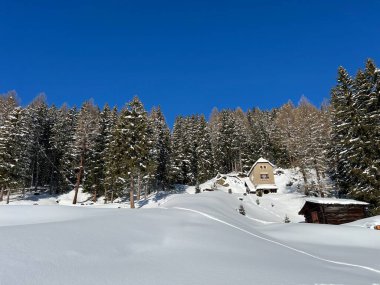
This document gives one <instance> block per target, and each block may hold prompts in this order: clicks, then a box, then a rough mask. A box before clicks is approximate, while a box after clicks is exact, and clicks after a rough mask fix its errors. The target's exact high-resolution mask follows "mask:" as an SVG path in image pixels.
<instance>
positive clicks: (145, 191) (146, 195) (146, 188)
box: [144, 183, 148, 200]
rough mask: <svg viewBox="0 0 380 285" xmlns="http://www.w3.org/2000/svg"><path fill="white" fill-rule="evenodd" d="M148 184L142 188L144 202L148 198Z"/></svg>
mask: <svg viewBox="0 0 380 285" xmlns="http://www.w3.org/2000/svg"><path fill="white" fill-rule="evenodd" d="M147 192H148V183H147V184H145V186H144V200H146V199H147V198H148V193H147Z"/></svg>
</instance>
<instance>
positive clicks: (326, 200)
mask: <svg viewBox="0 0 380 285" xmlns="http://www.w3.org/2000/svg"><path fill="white" fill-rule="evenodd" d="M308 203H313V204H319V205H362V206H367V205H369V204H368V203H366V202H362V201H357V200H353V199H337V198H320V197H315V198H306V199H305V203H304V204H303V206H302V208H301V210H300V211H299V213H298V214H299V215H303V214H304V211H305V206H306V205H307V204H308Z"/></svg>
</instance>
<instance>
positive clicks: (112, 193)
mask: <svg viewBox="0 0 380 285" xmlns="http://www.w3.org/2000/svg"><path fill="white" fill-rule="evenodd" d="M111 204H113V190H112V191H111Z"/></svg>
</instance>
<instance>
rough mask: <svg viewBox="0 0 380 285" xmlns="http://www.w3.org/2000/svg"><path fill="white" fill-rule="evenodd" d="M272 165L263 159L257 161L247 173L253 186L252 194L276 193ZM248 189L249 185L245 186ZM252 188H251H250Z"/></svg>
mask: <svg viewBox="0 0 380 285" xmlns="http://www.w3.org/2000/svg"><path fill="white" fill-rule="evenodd" d="M273 170H274V165H273V164H272V163H270V162H269V161H268V160H266V159H264V158H260V159H258V160H257V161H256V162H255V164H254V165H253V166H252V167H251V169H250V170H249V172H248V178H249V181H250V182H251V183H252V185H253V186H254V189H253V191H252V190H251V191H250V192H254V193H260V194H261V193H264V194H268V193H277V186H276V184H275V181H274V174H273ZM247 184H248V183H246V187H248V186H249V185H247ZM250 188H252V187H250Z"/></svg>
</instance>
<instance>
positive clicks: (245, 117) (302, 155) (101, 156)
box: [0, 60, 380, 213]
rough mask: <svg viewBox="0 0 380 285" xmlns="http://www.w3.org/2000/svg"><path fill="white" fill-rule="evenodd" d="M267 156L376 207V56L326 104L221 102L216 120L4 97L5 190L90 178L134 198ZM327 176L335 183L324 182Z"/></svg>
mask: <svg viewBox="0 0 380 285" xmlns="http://www.w3.org/2000/svg"><path fill="white" fill-rule="evenodd" d="M259 157H265V158H267V159H269V160H270V161H272V162H273V163H275V164H276V165H277V166H280V167H298V168H299V170H300V172H301V173H302V176H303V179H304V182H305V189H303V190H304V191H305V193H306V194H307V195H312V196H326V195H331V191H332V190H333V192H334V194H335V195H339V196H341V197H351V198H357V199H360V200H363V201H367V202H370V203H371V205H372V208H371V209H372V212H373V213H378V212H379V211H380V207H379V206H380V71H379V69H377V68H376V66H375V64H374V63H373V62H372V61H371V60H368V61H367V63H366V66H365V68H364V69H363V70H359V71H358V73H357V74H356V75H355V76H354V77H352V76H350V75H349V74H348V73H347V71H346V70H345V69H344V68H343V67H340V68H339V70H338V80H337V84H336V86H335V87H334V88H333V89H332V91H331V100H330V102H326V103H325V104H322V106H321V107H320V108H318V107H316V106H314V105H312V104H311V103H310V102H309V101H308V100H307V99H306V98H304V97H303V98H301V100H300V102H299V103H298V104H297V105H294V104H293V103H292V102H288V103H287V104H285V105H283V106H281V107H279V108H274V109H272V110H268V111H263V110H260V109H258V108H253V109H249V110H247V111H246V112H244V111H243V110H242V109H240V108H237V109H234V110H232V109H224V110H217V109H214V110H213V111H212V113H211V115H210V117H209V119H208V120H206V118H205V116H204V115H191V116H186V117H184V116H178V117H177V118H176V120H175V123H174V126H173V129H172V130H170V129H169V127H168V125H167V123H166V121H165V118H164V115H163V113H162V111H161V109H160V108H159V107H158V108H153V109H152V110H151V111H150V112H147V110H145V108H144V106H143V104H142V102H141V101H140V100H139V98H138V97H134V98H133V99H132V100H131V101H130V102H128V103H127V104H126V105H125V106H124V107H123V108H122V109H121V110H117V108H116V107H114V108H110V106H109V105H105V106H104V107H103V108H102V109H100V108H99V107H98V106H96V105H94V103H93V102H92V101H87V102H84V103H83V105H82V106H81V107H80V108H77V107H72V108H69V107H68V106H66V105H64V106H62V107H60V108H57V107H56V106H54V105H51V106H49V105H48V104H47V103H46V100H45V97H44V96H43V95H40V96H38V97H37V98H36V99H35V100H34V101H33V102H32V103H30V104H29V105H28V106H26V107H21V106H20V105H19V104H18V100H17V95H16V93H15V92H14V91H11V92H8V93H6V94H3V95H1V97H0V186H1V193H0V200H3V199H9V194H10V193H11V192H12V191H25V190H26V189H38V188H41V187H43V188H45V189H48V190H49V191H50V192H51V193H52V194H60V193H63V192H66V191H69V190H72V189H75V190H76V193H77V192H78V189H79V187H80V186H82V187H83V190H84V191H86V192H89V193H91V194H92V196H93V199H94V200H96V199H97V198H98V197H100V196H104V197H105V202H106V203H107V202H110V201H113V200H114V199H115V198H117V197H127V196H129V198H130V203H131V207H134V198H135V197H136V198H137V199H140V195H141V193H144V194H145V195H146V194H148V193H149V192H150V191H152V190H153V189H154V190H157V189H163V190H165V189H169V188H170V187H171V186H172V185H174V184H192V185H195V184H198V183H202V182H204V181H206V180H208V179H210V178H212V177H213V176H215V175H216V174H217V173H218V172H220V173H227V172H231V171H240V172H247V171H248V170H249V169H250V167H251V166H252V164H253V163H254V162H255V161H256V160H257V159H258V158H259ZM310 171H313V173H314V174H316V177H317V181H314V180H313V181H312V180H311V179H309V176H310V175H309V173H310ZM326 177H329V178H331V179H332V181H333V183H334V185H335V189H328V188H327V187H326V185H324V181H326ZM76 196H77V195H75V198H74V201H73V202H74V203H75V202H76Z"/></svg>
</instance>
